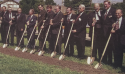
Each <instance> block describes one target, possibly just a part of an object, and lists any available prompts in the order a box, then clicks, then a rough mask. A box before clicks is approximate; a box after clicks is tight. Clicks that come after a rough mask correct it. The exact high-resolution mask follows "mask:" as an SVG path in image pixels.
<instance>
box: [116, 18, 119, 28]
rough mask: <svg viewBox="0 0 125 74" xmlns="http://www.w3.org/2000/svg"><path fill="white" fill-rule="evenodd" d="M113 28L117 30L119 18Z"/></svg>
mask: <svg viewBox="0 0 125 74" xmlns="http://www.w3.org/2000/svg"><path fill="white" fill-rule="evenodd" d="M115 29H116V30H118V29H119V20H117V22H116V26H115Z"/></svg>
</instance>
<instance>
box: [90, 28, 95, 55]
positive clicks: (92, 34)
mask: <svg viewBox="0 0 125 74" xmlns="http://www.w3.org/2000/svg"><path fill="white" fill-rule="evenodd" d="M94 29H95V27H94V26H93V31H92V43H91V57H92V51H93V42H94V31H95V30H94Z"/></svg>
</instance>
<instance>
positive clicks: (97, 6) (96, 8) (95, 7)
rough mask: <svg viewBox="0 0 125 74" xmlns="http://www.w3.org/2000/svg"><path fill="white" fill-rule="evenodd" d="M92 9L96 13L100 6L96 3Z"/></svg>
mask: <svg viewBox="0 0 125 74" xmlns="http://www.w3.org/2000/svg"><path fill="white" fill-rule="evenodd" d="M94 9H95V11H97V12H98V11H99V10H100V5H99V4H98V3H95V4H94Z"/></svg>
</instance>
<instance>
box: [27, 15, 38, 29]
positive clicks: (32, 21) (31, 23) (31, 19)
mask: <svg viewBox="0 0 125 74" xmlns="http://www.w3.org/2000/svg"><path fill="white" fill-rule="evenodd" d="M36 20H37V17H36V16H35V15H33V16H32V17H31V16H28V18H27V21H29V25H28V28H27V30H28V29H33V28H34V26H35V25H36Z"/></svg>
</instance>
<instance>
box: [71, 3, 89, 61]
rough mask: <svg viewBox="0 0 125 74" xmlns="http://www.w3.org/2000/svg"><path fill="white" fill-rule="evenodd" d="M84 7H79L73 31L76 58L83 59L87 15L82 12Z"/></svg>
mask: <svg viewBox="0 0 125 74" xmlns="http://www.w3.org/2000/svg"><path fill="white" fill-rule="evenodd" d="M84 10H85V5H83V4H81V5H79V12H80V13H79V14H78V16H77V18H76V21H75V25H74V29H73V30H72V32H73V33H74V34H75V35H74V36H75V42H76V46H77V50H78V57H79V58H81V59H82V58H83V57H84V53H85V39H86V25H87V14H86V13H85V12H84Z"/></svg>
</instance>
